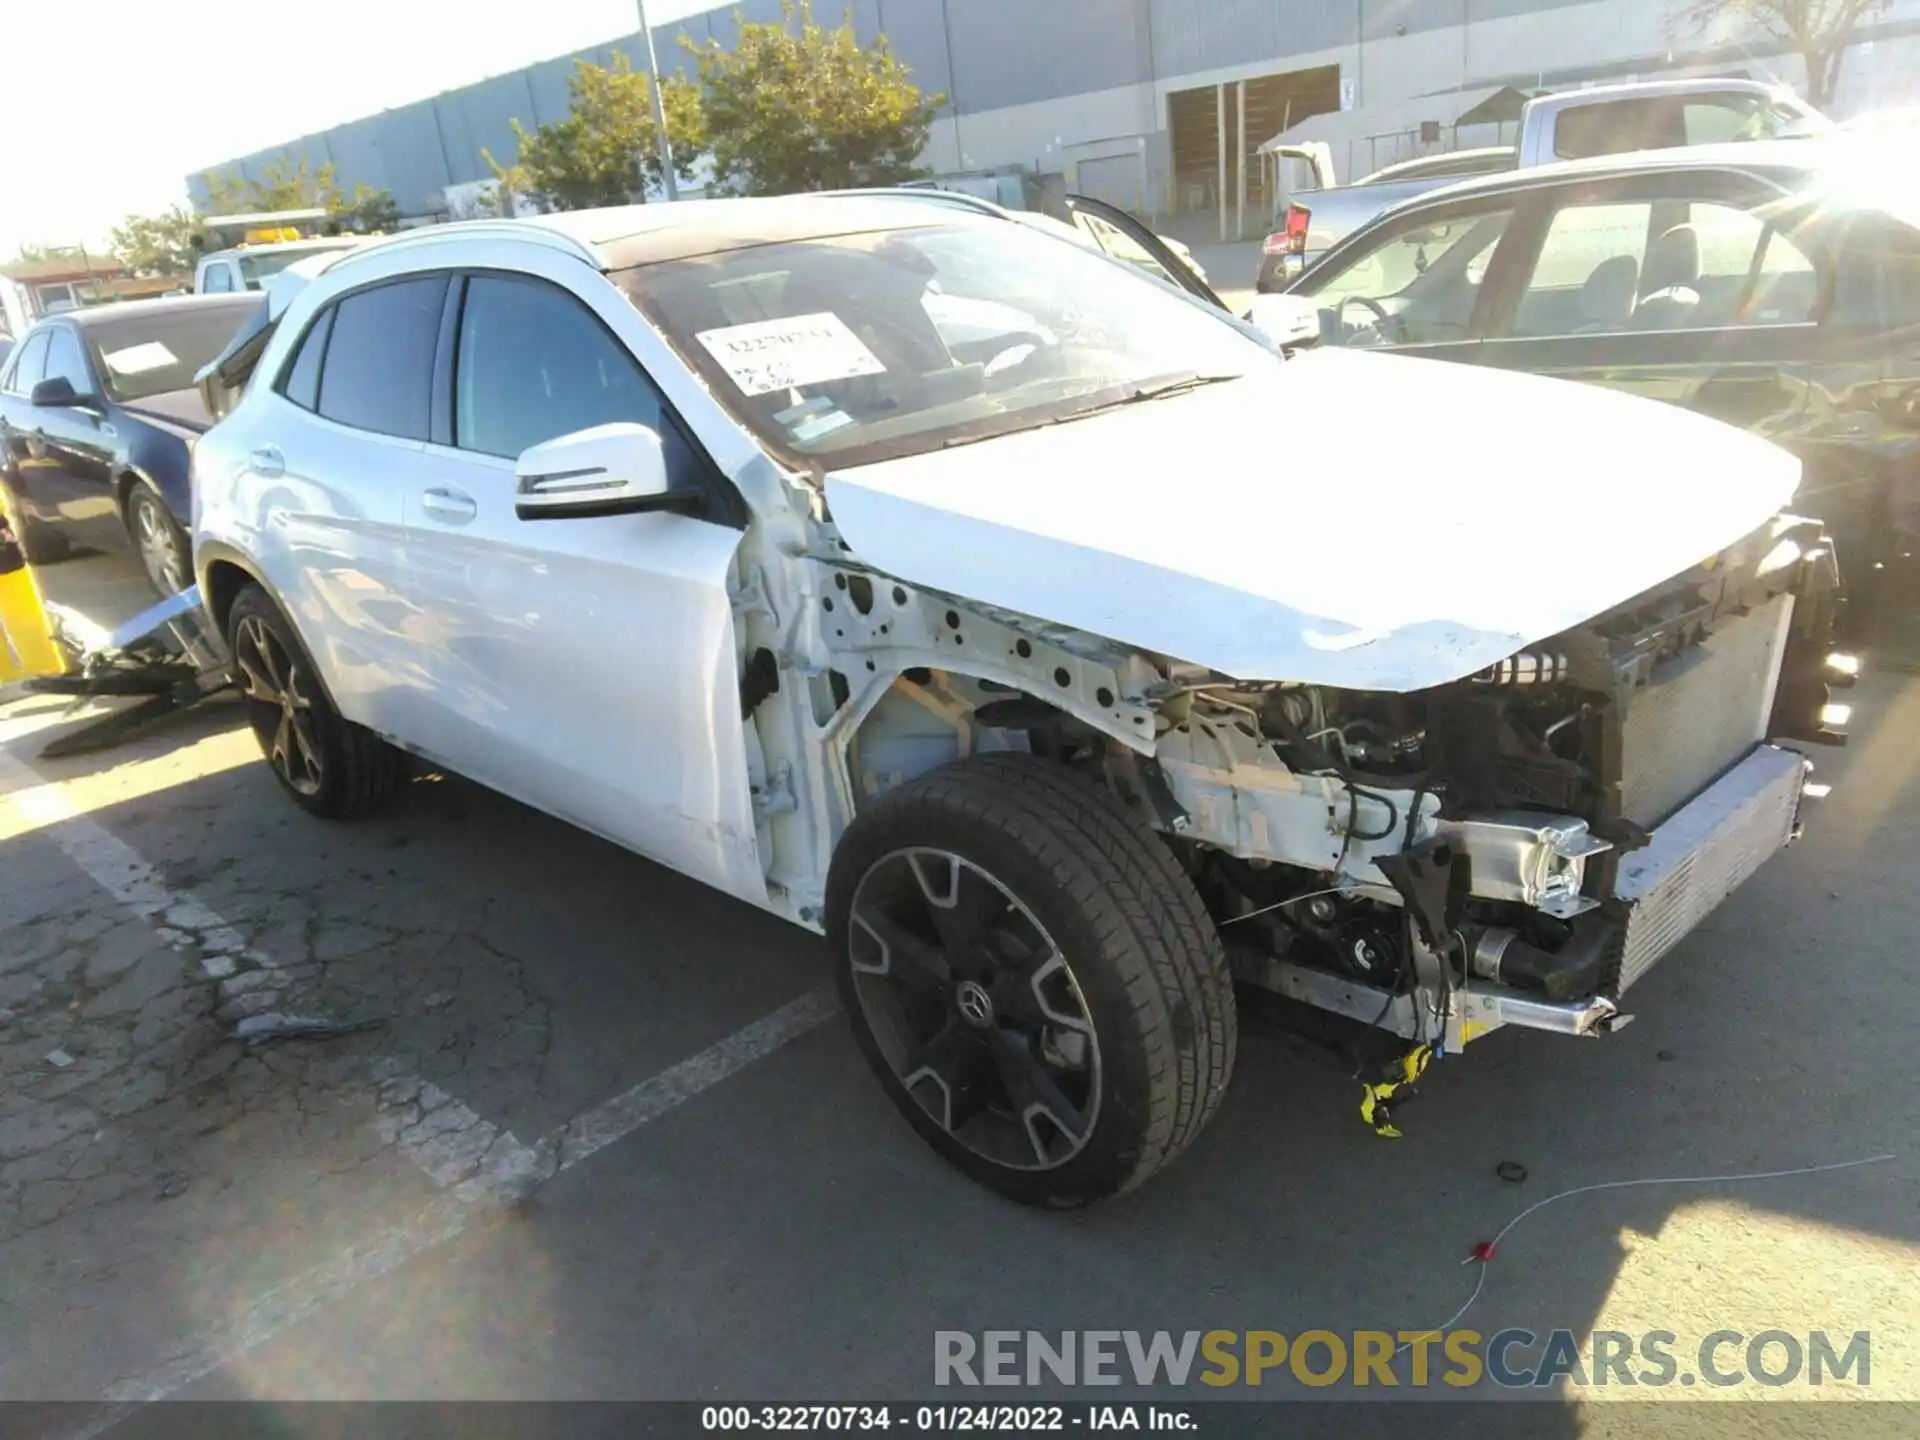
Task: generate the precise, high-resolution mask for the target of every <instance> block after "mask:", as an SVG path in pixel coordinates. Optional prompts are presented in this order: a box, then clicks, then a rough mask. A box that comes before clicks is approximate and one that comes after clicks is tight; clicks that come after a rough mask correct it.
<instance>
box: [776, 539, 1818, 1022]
mask: <svg viewBox="0 0 1920 1440" xmlns="http://www.w3.org/2000/svg"><path fill="white" fill-rule="evenodd" d="M821 583H822V587H823V590H822V598H821V600H820V601H819V602H818V603H817V606H816V607H815V608H814V609H813V610H812V611H811V612H810V613H809V612H806V611H803V612H801V614H802V615H803V616H805V617H807V622H808V627H809V628H808V630H807V631H806V632H789V638H786V639H783V640H781V641H779V642H778V643H776V644H770V645H768V646H767V647H766V649H764V650H756V649H755V646H756V645H757V644H759V643H760V642H758V641H757V640H755V639H753V638H752V637H753V636H754V635H756V634H761V633H769V632H764V631H756V630H753V629H751V628H750V630H749V638H748V639H747V641H746V642H745V643H744V644H743V655H742V669H743V676H744V679H743V704H744V708H745V709H746V711H747V712H748V713H749V714H752V715H757V716H758V717H759V718H760V719H761V721H762V722H763V723H762V724H761V726H760V727H759V728H758V729H757V730H756V731H755V735H756V737H757V738H758V739H759V741H760V742H761V748H760V750H759V751H758V752H757V753H756V754H755V756H754V764H755V767H756V780H755V806H756V814H757V816H758V819H759V823H760V825H761V827H762V834H761V838H760V845H761V853H762V854H765V855H767V856H769V857H771V859H772V864H771V866H770V867H769V870H768V881H769V889H770V893H772V894H774V895H775V896H776V897H789V898H788V900H787V903H790V904H792V905H794V907H795V908H796V910H797V911H798V912H799V913H800V915H801V918H803V919H804V918H806V914H807V913H808V912H807V907H808V906H809V905H810V904H811V903H812V901H811V899H810V896H811V895H813V894H814V893H817V892H815V891H814V889H813V888H812V887H813V885H814V883H815V880H814V877H815V876H816V875H817V873H818V872H817V871H815V870H813V869H812V867H811V865H810V864H809V863H808V861H809V857H810V856H811V855H814V854H817V853H818V851H817V849H816V848H815V846H816V841H815V839H814V834H815V832H814V831H812V830H811V829H810V828H809V826H808V825H807V824H806V823H805V820H806V815H807V813H808V812H807V809H806V807H805V806H804V805H800V804H796V803H795V801H793V800H789V799H787V798H786V795H785V791H786V790H787V788H788V787H790V786H791V787H795V788H797V787H798V786H800V785H801V784H802V783H803V782H804V783H809V784H811V783H814V782H812V780H811V779H810V778H809V772H808V771H807V769H806V766H805V764H804V755H805V753H806V737H807V735H809V734H816V735H821V736H826V737H845V738H844V740H842V741H841V742H840V745H841V748H840V749H838V750H836V751H832V752H831V753H834V754H837V755H838V757H839V758H838V761H837V769H836V771H835V772H834V774H835V775H836V776H837V778H836V779H834V780H833V782H832V784H831V786H830V787H823V791H822V800H821V803H822V804H823V805H825V806H827V807H830V808H838V810H839V811H840V813H843V814H848V815H850V814H851V813H853V812H854V811H855V810H857V809H858V808H859V806H860V805H861V804H863V803H864V802H865V801H866V800H868V799H870V798H871V797H874V796H877V795H879V794H882V793H884V792H885V791H887V790H889V789H891V788H893V787H894V786H897V785H899V784H902V783H904V781H906V780H907V779H910V778H912V777H913V776H916V775H919V774H923V773H925V772H927V771H928V770H931V769H933V768H935V767H937V766H939V765H943V764H946V763H950V762H951V761H953V760H955V759H957V758H960V757H964V756H967V755H972V754H979V753H982V752H986V751H992V750H1008V749H1011V750H1024V751H1028V752H1031V753H1034V754H1038V755H1042V756H1045V757H1047V758H1049V759H1052V760H1055V761H1057V762H1059V763H1061V764H1065V765H1068V766H1072V767H1075V768H1078V769H1082V770H1086V771H1097V772H1100V773H1102V774H1104V776H1105V779H1106V781H1107V782H1108V784H1109V786H1110V787H1111V789H1112V790H1113V791H1114V792H1115V793H1116V794H1117V795H1118V796H1119V797H1120V799H1121V800H1122V801H1123V803H1125V804H1127V805H1129V806H1130V807H1131V808H1132V809H1133V810H1134V811H1135V813H1136V814H1137V815H1138V816H1139V818H1140V819H1141V821H1142V822H1143V823H1144V824H1146V825H1148V826H1150V827H1151V828H1153V829H1156V830H1158V831H1159V832H1160V833H1161V834H1162V835H1163V836H1164V837H1165V838H1166V839H1167V841H1168V842H1169V844H1170V845H1171V847H1172V849H1173V851H1174V853H1175V855H1176V856H1177V857H1178V859H1179V860H1180V862H1181V863H1182V865H1183V866H1184V867H1185V868H1186V869H1187V871H1188V872H1189V874H1190V876H1191V878H1192V879H1193V881H1194V883H1195V885H1196V888H1197V889H1198V890H1199V892H1200V894H1201V897H1202V899H1203V902H1204V903H1205V904H1206V906H1207V907H1208V910H1209V912H1210V913H1211V915H1212V917H1213V919H1214V923H1215V926H1216V928H1217V931H1218V934H1219V936H1220V939H1221V941H1222V944H1223V946H1224V948H1225V950H1226V952H1227V956H1228V959H1229V961H1230V962H1231V964H1232V966H1233V968H1234V971H1235V974H1236V977H1237V978H1238V979H1240V980H1241V981H1242V982H1244V983H1249V984H1253V985H1256V986H1259V987H1261V988H1265V989H1268V990H1272V991H1276V992H1279V993H1281V994H1283V995H1287V996H1290V997H1292V998H1294V999H1297V1000H1301V1001H1304V1002H1306V1003H1308V1004H1310V1005H1313V1006H1315V1007H1318V1008H1321V1009H1325V1010H1330V1011H1334V1012H1336V1013H1340V1014H1344V1015H1347V1016H1349V1017H1352V1018H1355V1019H1359V1020H1361V1021H1363V1022H1365V1023H1367V1024H1369V1025H1372V1026H1375V1027H1377V1028H1380V1029H1382V1030H1385V1031H1388V1032H1391V1033H1394V1034H1397V1035H1399V1036H1401V1037H1404V1038H1406V1039H1407V1040H1409V1041H1412V1042H1414V1044H1415V1046H1416V1047H1429V1046H1430V1047H1433V1048H1434V1049H1435V1050H1436V1051H1438V1050H1439V1049H1441V1048H1445V1049H1452V1048H1457V1046H1459V1045H1461V1044H1464V1043H1466V1042H1467V1041H1468V1040H1470V1039H1472V1038H1474V1037H1475V1036H1477V1035H1479V1034H1482V1033H1485V1032H1487V1031H1489V1030H1492V1029H1495V1028H1498V1027H1500V1026H1503V1025H1521V1026H1527V1027H1531V1028H1537V1029H1545V1030H1549V1031H1556V1032H1560V1033H1564V1034H1572V1035H1591V1034H1599V1033H1604V1032H1605V1031H1606V1030H1607V1029H1608V1028H1610V1027H1612V1026H1613V1025H1615V1024H1617V1023H1623V1019H1624V1017H1622V1016H1621V1012H1620V1001H1621V997H1622V995H1623V993H1624V992H1625V991H1626V989H1627V988H1628V987H1629V986H1630V985H1632V984H1633V983H1634V982H1635V981H1636V980H1637V979H1638V978H1639V977H1640V976H1641V975H1643V974H1644V973H1645V972H1646V970H1647V969H1648V968H1649V967H1650V966H1651V965H1652V964H1653V963H1654V962H1655V961H1657V960H1658V959H1659V958H1660V956H1661V955H1663V954H1664V953H1666V951H1667V950H1669V949H1670V948H1671V947H1672V946H1673V945H1674V944H1676V943H1677V942H1678V941H1679V940H1680V939H1681V938H1682V937H1684V936H1685V935H1686V934H1687V933H1688V932H1689V931H1690V930H1691V929H1692V928H1693V927H1694V926H1695V925H1697V924H1698V923H1699V921H1700V920H1701V919H1702V918H1703V917H1704V916H1705V915H1706V914H1707V913H1708V912H1709V911H1711V910H1712V909H1713V908H1714V907H1715V906H1716V905H1717V904H1718V903H1719V902H1720V901H1721V900H1723V899H1725V898H1726V896H1727V895H1728V894H1730V893H1731V892H1732V891H1733V890H1734V889H1735V888H1736V887H1737V886H1738V885H1740V884H1741V883H1742V882H1743V881H1744V880H1745V879H1746V878H1747V877H1748V876H1749V875H1751V874H1753V873H1754V872H1755V871H1756V870H1757V869H1758V868H1759V866H1760V865H1761V864H1762V863H1764V862H1765V860H1766V859H1768V858H1769V857H1770V856H1771V855H1772V854H1774V853H1775V852H1776V851H1777V850H1778V849H1779V848H1780V847H1781V846H1782V845H1784V844H1785V843H1787V841H1788V840H1789V839H1790V838H1791V837H1792V835H1793V834H1795V833H1796V832H1797V824H1798V816H1799V809H1800V803H1801V799H1802V795H1803V793H1804V792H1806V791H1807V789H1808V784H1807V781H1808V775H1809V772H1810V770H1811V765H1810V763H1809V762H1808V761H1807V760H1806V759H1805V757H1804V756H1802V755H1801V754H1800V753H1799V752H1798V751H1795V750H1791V749H1786V748H1782V747H1781V746H1778V745H1776V744H1773V743H1769V742H1772V741H1777V740H1786V739H1794V740H1811V741H1827V742H1836V741H1839V740H1841V739H1843V738H1844V737H1843V736H1842V735H1840V734H1838V733H1836V729H1837V726H1838V725H1843V724H1844V721H1843V720H1840V721H1838V722H1837V723H1836V719H1835V707H1833V706H1831V705H1830V704H1829V686H1830V685H1836V684H1839V685H1844V684H1847V683H1850V676H1849V675H1848V674H1846V673H1845V671H1844V668H1842V669H1839V670H1836V669H1835V668H1834V664H1835V662H1836V661H1837V660H1839V659H1840V658H1842V657H1835V656H1833V655H1832V653H1831V652H1830V650H1829V644H1830V637H1831V630H1832V623H1831V622H1832V612H1833V596H1834V592H1835V589H1836V587H1837V571H1836V567H1835V564H1834V560H1833V555H1832V551H1831V547H1830V545H1829V544H1828V542H1827V540H1826V537H1825V536H1824V534H1823V533H1822V530H1821V527H1820V525H1819V523H1818V522H1817V521H1810V520H1802V519H1796V518H1793V517H1791V516H1781V517H1777V518H1775V519H1773V520H1770V521H1768V522H1767V523H1766V524H1764V525H1762V526H1760V527H1759V528H1758V529H1756V530H1755V531H1753V532H1752V533H1751V534H1749V535H1748V536H1747V537H1746V538H1745V539H1743V540H1741V541H1738V542H1736V543H1735V544H1733V545H1732V546H1730V547H1728V548H1726V549H1725V550H1722V551H1720V552H1719V553H1718V554H1715V555H1711V556H1708V557H1706V558H1704V559H1703V560H1702V561H1701V562H1700V563H1699V564H1697V565H1695V566H1693V567H1692V568H1690V569H1688V570H1687V571H1684V572H1682V573H1681V574H1678V575H1676V576H1674V577H1672V578H1671V579H1669V580H1667V581H1665V582H1663V583H1661V584H1659V585H1657V586H1655V587H1653V588H1652V589H1650V590H1647V591H1644V592H1642V593H1641V594H1639V595H1637V596H1634V597H1633V598H1631V599H1629V600H1626V601H1624V602H1623V603H1620V604H1618V605H1615V606H1613V607H1612V608H1610V609H1608V610H1606V611H1604V612H1602V613H1601V614H1599V615H1596V616H1594V617H1593V618H1591V619H1589V620H1586V621H1584V622H1582V623H1581V624H1579V625H1577V626H1575V627H1573V628H1571V629H1569V630H1566V631H1564V632H1562V633H1560V634H1558V635H1554V636H1551V637H1548V638H1547V639H1544V640H1541V641H1538V642H1534V643H1528V644H1525V645H1524V646H1522V647H1521V648H1519V649H1517V650H1516V651H1515V652H1514V653H1512V654H1510V655H1508V656H1506V657H1505V658H1503V659H1501V660H1499V661H1498V662H1496V663H1494V664H1493V665H1491V666H1488V667H1487V668H1485V669H1483V670H1481V671H1479V672H1477V673H1473V674H1468V675H1466V676H1464V677H1462V678H1458V679H1454V680H1450V681H1448V682H1446V683H1443V684H1438V685H1434V686H1431V687H1429V688H1426V689H1412V690H1407V691H1396V692H1385V691H1369V690H1362V689H1357V688H1341V687H1337V686H1325V685H1312V684H1300V683H1285V682H1252V681H1242V680H1235V679H1233V678H1230V677H1228V676H1224V675H1222V674H1220V673H1219V672H1217V671H1214V670H1211V669H1209V668H1207V667H1204V666H1200V665H1193V664H1187V663H1183V662H1180V661H1177V660H1174V659H1171V658H1169V657H1166V656H1163V655H1156V654H1153V653H1150V652H1146V651H1142V650H1139V649H1136V648H1132V647H1128V646H1124V645H1119V644H1116V643H1114V642H1111V641H1107V640H1104V639H1102V638H1100V637H1098V636H1096V635H1089V634H1087V633H1085V632H1084V631H1079V630H1077V629H1073V628H1069V627H1063V626H1054V625H1047V624H1044V623H1040V622H1036V621H1035V620H1033V619H1032V618H1031V617H1029V616H1026V615H1023V614H1018V613H1013V612H1008V611H1004V610H999V609H995V608H992V607H988V606H983V605H981V604H980V603H978V602H977V601H968V600H964V599H962V598H960V597H958V596H953V595H942V594H940V593H939V592H928V591H924V590H919V589H916V588H914V587H909V586H905V585H902V584H899V583H896V582H895V581H893V580H892V579H891V578H890V577H885V576H880V575H876V574H872V573H871V572H869V573H867V574H862V573H861V572H859V571H858V570H855V569H849V568H846V567H845V565H844V562H839V563H835V562H832V561H828V562H826V564H825V573H824V575H823V579H822V582H821ZM759 604H760V601H759V598H758V595H757V593H756V592H755V591H753V590H751V589H749V590H748V591H746V592H745V597H744V600H743V606H742V608H743V609H747V610H750V609H752V608H753V607H756V606H758V605H759ZM757 623H758V621H757V619H756V620H753V621H750V626H751V625H756V624H757ZM770 638H771V637H770ZM814 645H817V646H818V647H819V650H818V652H817V653H821V654H823V655H824V656H825V657H826V663H825V664H824V665H820V667H819V668H818V669H817V670H815V671H814V672H813V673H812V674H811V675H810V677H809V678H808V680H807V684H806V688H805V690H804V692H800V693H796V695H795V699H796V700H797V701H799V702H800V704H801V707H802V708H800V710H799V713H798V714H797V716H794V711H793V708H792V707H789V708H787V710H786V711H785V713H786V714H788V715H790V716H794V719H790V720H789V721H788V722H787V723H788V724H789V725H791V724H793V723H794V721H795V720H797V722H798V725H799V726H800V727H801V729H800V732H799V733H797V734H796V735H795V737H794V742H788V741H786V740H785V738H784V733H783V730H782V729H781V728H776V727H773V726H771V725H769V724H768V723H766V722H767V721H768V720H769V718H770V717H772V716H774V715H776V714H780V713H782V712H781V711H780V710H778V709H776V708H775V707H768V706H764V705H763V703H762V702H763V700H764V699H765V698H766V697H768V696H769V695H772V694H774V693H781V694H783V695H784V693H785V687H784V686H783V684H782V681H781V667H779V666H778V665H776V664H775V657H774V653H773V652H774V651H775V650H784V651H785V653H788V654H793V653H797V652H798V651H799V650H800V649H802V648H804V647H810V646H814ZM929 661H932V662H933V663H931V664H930V663H928V662H929ZM816 663H817V662H816ZM1840 708H1844V707H1840ZM789 757H790V758H789Z"/></svg>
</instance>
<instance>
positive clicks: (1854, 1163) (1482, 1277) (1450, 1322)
mask: <svg viewBox="0 0 1920 1440" xmlns="http://www.w3.org/2000/svg"><path fill="white" fill-rule="evenodd" d="M1893 1158H1894V1156H1893V1155H1892V1153H1891V1152H1889V1153H1887V1154H1885V1155H1868V1156H1866V1157H1865V1158H1864V1159H1860V1160H1841V1161H1838V1162H1836V1163H1834V1164H1831V1165H1802V1166H1800V1167H1799V1168H1798V1169H1795V1170H1756V1171H1754V1172H1752V1173H1751V1174H1746V1175H1660V1176H1654V1177H1651V1178H1648V1179H1645V1180H1603V1181H1602V1182H1600V1183H1599V1184H1598V1185H1576V1186H1575V1187H1574V1188H1573V1189H1571V1190H1562V1191H1561V1192H1560V1193H1559V1194H1557V1195H1549V1196H1547V1198H1546V1199H1544V1200H1536V1201H1534V1202H1533V1204H1531V1205H1529V1206H1527V1208H1526V1209H1524V1210H1522V1211H1521V1212H1520V1213H1519V1214H1518V1215H1516V1216H1514V1217H1513V1218H1512V1219H1511V1220H1509V1221H1507V1223H1506V1224H1505V1225H1503V1226H1501V1227H1500V1233H1499V1234H1497V1235H1495V1236H1494V1237H1493V1239H1491V1240H1486V1241H1482V1242H1481V1243H1480V1244H1478V1245H1476V1246H1474V1247H1473V1253H1472V1254H1471V1255H1469V1256H1467V1258H1466V1259H1464V1260H1462V1261H1461V1262H1460V1263H1461V1264H1462V1265H1471V1264H1473V1263H1474V1262H1475V1261H1478V1262H1479V1265H1480V1274H1479V1276H1478V1278H1477V1279H1475V1281H1474V1283H1473V1293H1472V1294H1471V1295H1469V1296H1467V1303H1466V1304H1464V1305H1462V1306H1461V1307H1460V1308H1459V1309H1458V1310H1456V1311H1454V1312H1453V1314H1452V1315H1450V1316H1449V1317H1448V1318H1447V1319H1445V1320H1443V1321H1441V1323H1440V1324H1439V1326H1438V1327H1436V1328H1435V1329H1432V1330H1429V1331H1427V1332H1425V1333H1424V1334H1421V1335H1416V1336H1414V1337H1413V1338H1412V1339H1410V1340H1404V1341H1402V1342H1401V1343H1400V1345H1399V1346H1397V1347H1396V1348H1395V1350H1394V1352H1393V1353H1394V1354H1396V1355H1398V1354H1399V1353H1400V1351H1402V1350H1405V1349H1407V1348H1408V1347H1409V1346H1411V1345H1415V1344H1418V1343H1419V1342H1420V1341H1422V1340H1429V1339H1436V1338H1438V1337H1440V1336H1442V1335H1444V1334H1445V1333H1446V1332H1447V1331H1449V1330H1451V1329H1452V1328H1453V1327H1454V1325H1455V1324H1457V1323H1458V1322H1459V1320H1460V1318H1461V1317H1462V1316H1463V1315H1465V1314H1466V1313H1467V1311H1469V1310H1471V1309H1472V1308H1473V1306H1474V1302H1475V1301H1477V1300H1479V1298H1480V1292H1481V1291H1483V1290H1484V1289H1486V1287H1487V1265H1488V1264H1489V1262H1491V1261H1492V1259H1493V1256H1494V1252H1495V1251H1496V1250H1498V1249H1499V1248H1500V1242H1501V1241H1502V1240H1504V1239H1506V1238H1507V1235H1508V1233H1509V1232H1511V1231H1512V1229H1513V1227H1514V1226H1516V1225H1518V1224H1519V1223H1520V1222H1521V1221H1522V1220H1524V1219H1526V1218H1527V1217H1528V1216H1529V1215H1531V1214H1533V1212H1534V1211H1536V1210H1544V1209H1545V1208H1546V1207H1547V1206H1549V1205H1551V1204H1553V1202H1554V1201H1556V1200H1565V1199H1567V1198H1569V1197H1570V1196H1574V1195H1590V1194H1592V1193H1593V1192H1594V1191H1596V1190H1626V1189H1630V1188H1632V1187H1634V1186H1636V1185H1737V1184H1740V1183H1742V1182H1744V1181H1748V1180H1784V1179H1787V1178H1788V1177H1789V1176H1793V1175H1825V1174H1827V1173H1829V1172H1831V1171H1834V1170H1854V1169H1858V1168H1859V1167H1860V1166H1862V1165H1878V1164H1880V1163H1881V1162H1882V1161H1885V1160H1891V1159H1893Z"/></svg>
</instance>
